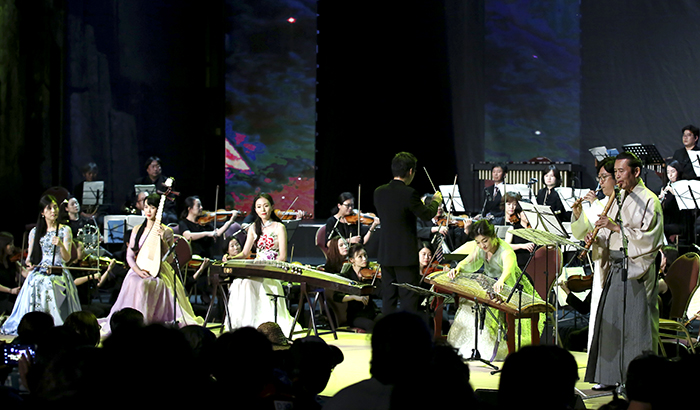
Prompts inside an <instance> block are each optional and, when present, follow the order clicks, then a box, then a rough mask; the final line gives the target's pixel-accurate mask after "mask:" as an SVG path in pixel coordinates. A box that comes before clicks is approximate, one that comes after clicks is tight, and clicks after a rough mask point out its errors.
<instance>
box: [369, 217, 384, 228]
mask: <svg viewBox="0 0 700 410" xmlns="http://www.w3.org/2000/svg"><path fill="white" fill-rule="evenodd" d="M380 223H381V221H380V220H379V217H375V218H374V221H373V222H372V226H370V227H369V229H370V230H373V229H374V228H376V227H377V225H379V224H380Z"/></svg>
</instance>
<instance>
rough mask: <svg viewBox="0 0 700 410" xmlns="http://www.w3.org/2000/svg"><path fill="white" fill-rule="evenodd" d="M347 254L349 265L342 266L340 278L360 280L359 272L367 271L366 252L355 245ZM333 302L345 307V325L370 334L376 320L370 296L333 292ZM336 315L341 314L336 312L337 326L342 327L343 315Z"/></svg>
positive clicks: (359, 245)
mask: <svg viewBox="0 0 700 410" xmlns="http://www.w3.org/2000/svg"><path fill="white" fill-rule="evenodd" d="M347 254H348V261H349V263H346V264H345V265H343V268H342V271H341V272H340V276H343V277H345V278H348V279H352V280H362V279H363V277H362V274H361V271H362V270H363V269H369V262H368V260H367V251H365V248H364V246H362V244H359V243H356V244H353V245H352V246H350V249H349V250H348V251H347ZM333 301H334V302H335V303H336V304H344V305H345V310H346V312H344V313H345V316H346V320H345V321H344V322H345V323H347V324H348V325H350V326H352V327H355V328H359V329H362V330H363V331H365V332H368V333H371V332H372V329H373V328H374V323H375V322H376V319H377V306H376V304H375V303H374V300H373V297H372V296H370V295H364V296H359V295H348V294H344V293H341V292H334V293H333ZM338 313H341V312H337V311H336V315H338V316H339V318H338V319H339V320H338V321H339V322H340V323H339V325H342V324H343V322H341V320H342V316H343V315H342V313H341V314H338Z"/></svg>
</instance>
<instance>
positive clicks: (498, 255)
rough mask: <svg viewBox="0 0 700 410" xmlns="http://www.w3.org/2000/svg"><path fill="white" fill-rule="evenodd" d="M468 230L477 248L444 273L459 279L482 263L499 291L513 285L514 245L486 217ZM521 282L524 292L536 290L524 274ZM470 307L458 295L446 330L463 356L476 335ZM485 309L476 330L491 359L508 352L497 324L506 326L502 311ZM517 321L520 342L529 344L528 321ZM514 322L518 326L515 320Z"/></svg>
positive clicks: (468, 352) (467, 354) (471, 304)
mask: <svg viewBox="0 0 700 410" xmlns="http://www.w3.org/2000/svg"><path fill="white" fill-rule="evenodd" d="M471 233H472V235H473V237H474V240H475V242H476V245H477V248H476V250H475V251H474V252H472V253H470V254H469V255H468V256H467V257H466V258H464V259H463V260H462V261H460V262H459V263H458V264H457V267H456V268H455V269H452V270H450V271H449V273H448V274H447V275H448V276H449V277H450V278H451V279H456V278H457V279H458V277H459V276H460V275H461V274H466V273H474V272H477V271H478V270H479V268H481V267H482V266H483V267H484V273H483V274H484V275H486V276H488V277H489V278H492V279H495V280H496V282H495V283H494V285H493V291H494V292H496V293H500V292H501V291H502V290H503V287H504V286H506V285H507V286H509V287H512V286H513V285H515V282H516V281H517V279H518V276H519V275H520V272H521V271H520V268H518V264H517V259H516V256H515V252H513V248H511V246H510V245H509V244H507V243H506V242H505V241H503V240H502V239H500V238H498V236H496V230H495V228H494V226H493V225H492V224H491V222H489V221H488V220H486V219H482V220H480V221H477V222H475V223H474V224H472V226H471ZM520 283H521V284H522V285H523V293H526V294H531V293H533V292H535V291H534V289H533V286H532V284H531V283H530V281H529V280H528V279H526V278H523V279H522V280H521V282H520ZM506 296H507V295H506ZM473 309H474V302H473V301H472V300H469V299H466V298H460V301H459V308H458V309H457V313H456V314H455V318H454V322H453V324H452V326H451V327H450V331H449V332H448V334H447V341H448V343H450V345H452V346H453V347H454V348H456V349H458V350H459V353H460V354H461V355H462V357H465V358H468V357H470V356H471V350H472V348H473V347H474V337H476V336H477V335H475V334H474V331H475V329H474V323H475V322H474V312H473ZM486 309H488V310H489V311H490V313H489V312H486V315H482V320H483V321H484V322H483V323H482V325H483V327H484V330H485V331H483V332H479V334H478V337H479V347H480V351H481V352H482V353H483V354H484V355H485V357H492V359H491V360H502V359H503V358H505V356H506V355H507V354H508V348H507V346H506V344H505V343H500V339H499V336H498V335H499V331H498V327H499V326H505V324H506V318H505V313H504V312H503V311H499V310H496V309H493V308H490V307H486ZM520 324H521V325H522V332H521V334H522V340H521V342H522V345H527V344H530V343H531V342H530V334H531V333H530V321H529V320H523V321H522V322H521V323H520ZM539 325H540V327H542V328H543V326H544V323H543V321H540V322H539ZM516 326H518V324H517V321H516ZM540 330H541V329H540Z"/></svg>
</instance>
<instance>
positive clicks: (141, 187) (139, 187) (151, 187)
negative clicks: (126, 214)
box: [134, 184, 156, 198]
mask: <svg viewBox="0 0 700 410" xmlns="http://www.w3.org/2000/svg"><path fill="white" fill-rule="evenodd" d="M141 192H145V193H146V194H148V195H151V194H155V193H156V186H155V184H136V185H134V193H135V194H136V198H138V197H139V194H140V193H141Z"/></svg>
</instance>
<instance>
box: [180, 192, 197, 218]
mask: <svg viewBox="0 0 700 410" xmlns="http://www.w3.org/2000/svg"><path fill="white" fill-rule="evenodd" d="M197 199H199V197H198V196H196V195H194V196H188V197H187V198H185V209H183V210H182V212H181V213H180V219H187V215H188V214H189V213H190V208H192V207H193V206H194V204H195V201H196V200H197ZM200 202H201V199H200Z"/></svg>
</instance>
